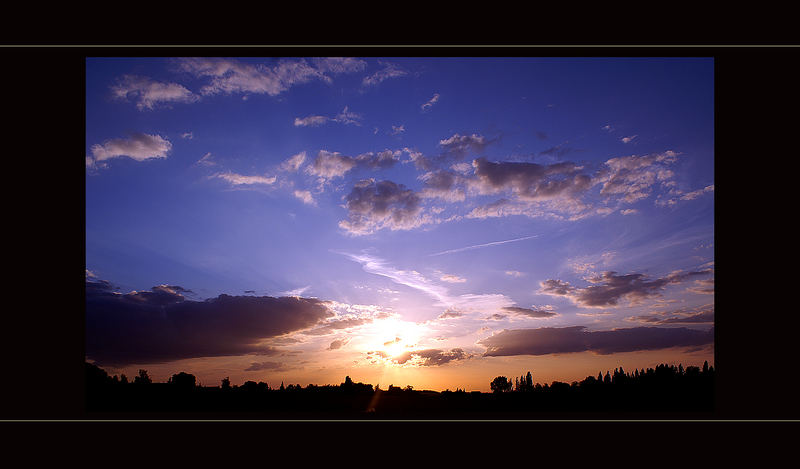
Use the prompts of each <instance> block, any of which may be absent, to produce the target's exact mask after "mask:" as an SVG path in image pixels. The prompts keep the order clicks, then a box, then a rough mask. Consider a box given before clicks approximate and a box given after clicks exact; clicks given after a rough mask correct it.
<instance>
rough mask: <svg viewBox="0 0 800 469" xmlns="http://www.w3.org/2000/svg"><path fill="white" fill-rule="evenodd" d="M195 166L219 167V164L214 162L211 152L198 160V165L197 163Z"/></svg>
mask: <svg viewBox="0 0 800 469" xmlns="http://www.w3.org/2000/svg"><path fill="white" fill-rule="evenodd" d="M195 164H197V165H200V166H216V165H217V163H216V162H215V161H214V160H213V157H212V156H211V153H210V152H209V153H206V154H205V155H203V157H202V158H200V159H199V160H197V163H195Z"/></svg>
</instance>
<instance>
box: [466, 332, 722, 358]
mask: <svg viewBox="0 0 800 469" xmlns="http://www.w3.org/2000/svg"><path fill="white" fill-rule="evenodd" d="M711 343H714V329H713V328H712V329H711V330H709V331H700V330H695V329H688V328H684V327H680V328H666V327H635V328H629V329H614V330H609V331H587V330H586V327H585V326H570V327H561V328H553V327H542V328H538V329H514V330H508V329H506V330H503V331H502V332H500V333H497V334H494V335H492V336H490V337H487V338H485V339H483V340H480V341H478V344H480V345H483V346H484V347H486V349H487V350H486V352H485V353H484V354H483V356H485V357H501V356H513V355H548V354H561V353H579V352H587V351H590V352H594V353H595V354H599V355H609V354H612V353H622V352H635V351H640V350H660V349H665V348H671V347H696V346H700V345H706V344H711Z"/></svg>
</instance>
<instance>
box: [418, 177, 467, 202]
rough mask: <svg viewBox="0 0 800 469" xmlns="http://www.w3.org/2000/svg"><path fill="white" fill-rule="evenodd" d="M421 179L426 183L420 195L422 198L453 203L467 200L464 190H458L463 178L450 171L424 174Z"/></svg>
mask: <svg viewBox="0 0 800 469" xmlns="http://www.w3.org/2000/svg"><path fill="white" fill-rule="evenodd" d="M420 179H422V180H423V181H425V184H424V186H423V187H422V190H420V192H419V195H420V196H421V197H439V198H442V199H445V200H448V201H451V202H456V201H462V200H464V199H465V198H466V193H465V192H464V190H463V189H460V188H457V187H456V184H457V183H460V182H461V181H462V180H463V178H462V177H460V176H458V175H456V174H453V173H451V172H450V171H445V170H437V171H431V172H428V173H425V174H423V175H422V176H421V177H420Z"/></svg>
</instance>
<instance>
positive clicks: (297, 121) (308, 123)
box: [294, 116, 329, 127]
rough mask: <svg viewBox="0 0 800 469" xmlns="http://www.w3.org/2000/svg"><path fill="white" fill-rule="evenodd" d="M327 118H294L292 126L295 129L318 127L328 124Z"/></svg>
mask: <svg viewBox="0 0 800 469" xmlns="http://www.w3.org/2000/svg"><path fill="white" fill-rule="evenodd" d="M328 120H329V118H328V117H325V116H308V117H303V118H302V119H301V118H299V117H295V118H294V126H295V127H318V126H320V125H322V124H325V123H326V122H328Z"/></svg>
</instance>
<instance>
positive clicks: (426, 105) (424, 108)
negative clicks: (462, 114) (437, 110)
mask: <svg viewBox="0 0 800 469" xmlns="http://www.w3.org/2000/svg"><path fill="white" fill-rule="evenodd" d="M437 102H439V93H434V94H433V97H432V98H431V99H429V100H428V102H426V103H424V104H423V105H422V106H420V109H421V110H422V112H425V111H428V110H430V108H432V107H433V105H434V104H436V103H437Z"/></svg>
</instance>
